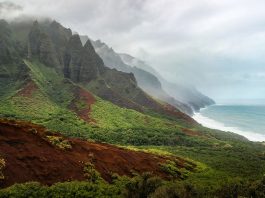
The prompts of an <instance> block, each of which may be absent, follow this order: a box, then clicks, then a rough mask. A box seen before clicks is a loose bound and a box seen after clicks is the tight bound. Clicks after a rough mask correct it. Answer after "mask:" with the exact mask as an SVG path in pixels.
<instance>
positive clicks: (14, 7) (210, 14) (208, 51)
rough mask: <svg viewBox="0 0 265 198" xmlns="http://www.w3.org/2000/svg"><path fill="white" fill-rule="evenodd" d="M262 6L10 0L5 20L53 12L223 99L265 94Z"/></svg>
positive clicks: (204, 1) (206, 0)
mask: <svg viewBox="0 0 265 198" xmlns="http://www.w3.org/2000/svg"><path fill="white" fill-rule="evenodd" d="M49 4H52V5H53V6H50V7H47V5H49ZM264 6H265V2H264V1H259V0H254V1H251V2H250V1H246V0H243V1H242V0H240V1H239V0H236V1H233V2H231V1H229V0H224V1H218V0H199V1H196V0H191V1H180V0H177V1H173V0H167V1H159V0H154V1H151V0H144V1H141V0H136V1H130V0H108V1H105V2H103V1H91V0H89V1H85V0H79V1H73V0H72V1H62V0H58V1H51V0H45V1H44V0H40V1H33V0H27V1H24V0H23V1H22V0H16V1H15V0H10V1H2V2H0V18H5V19H9V20H10V19H14V18H17V17H19V18H20V19H21V18H22V17H23V16H24V17H26V16H29V17H50V18H53V19H55V20H58V21H59V22H60V23H62V24H63V25H64V26H67V27H69V28H71V29H72V30H74V31H77V32H79V33H80V34H85V35H88V36H89V37H90V38H92V39H100V40H102V41H104V42H105V43H107V44H108V45H109V46H111V47H113V48H114V49H115V50H116V51H117V52H123V53H128V54H131V55H133V56H135V57H138V58H140V59H143V60H144V61H146V62H147V63H148V64H149V65H151V66H152V67H154V68H155V69H156V70H157V71H158V72H159V73H161V75H163V76H164V77H165V78H166V79H168V80H170V81H172V82H178V81H181V82H183V83H190V84H192V85H194V86H196V87H197V88H198V90H200V91H201V92H203V93H204V94H206V95H208V96H210V97H212V98H213V99H214V100H216V101H217V102H218V101H222V100H224V99H230V100H235V99H237V98H242V99H258V98H265V86H264V84H265V70H264V68H265V60H264V58H263V55H264V53H265V26H264V23H265V13H264V11H263V8H264Z"/></svg>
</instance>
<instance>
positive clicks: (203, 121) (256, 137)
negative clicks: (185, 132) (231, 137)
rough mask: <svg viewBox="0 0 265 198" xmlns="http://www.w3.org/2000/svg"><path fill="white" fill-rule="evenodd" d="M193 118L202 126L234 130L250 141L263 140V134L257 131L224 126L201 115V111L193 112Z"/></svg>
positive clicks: (264, 136) (264, 137)
mask: <svg viewBox="0 0 265 198" xmlns="http://www.w3.org/2000/svg"><path fill="white" fill-rule="evenodd" d="M193 119H194V120H196V121H197V122H198V123H200V124H201V125H203V126H204V127H208V128H211V129H218V130H221V131H230V132H234V133H237V134H239V135H242V136H244V137H246V138H248V139H249V140H251V141H256V142H262V141H265V135H263V134H258V133H255V132H250V131H243V130H240V129H238V128H237V127H228V126H225V124H223V123H221V122H218V121H216V120H213V119H211V118H208V117H206V116H203V115H201V113H195V114H194V116H193Z"/></svg>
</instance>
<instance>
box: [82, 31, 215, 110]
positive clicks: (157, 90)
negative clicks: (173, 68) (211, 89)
mask: <svg viewBox="0 0 265 198" xmlns="http://www.w3.org/2000/svg"><path fill="white" fill-rule="evenodd" d="M86 39H88V37H84V36H83V37H82V40H83V42H84V41H85V40H86ZM91 42H92V44H93V46H94V48H95V50H96V52H97V53H98V54H99V56H100V57H101V58H102V60H103V61H104V64H105V65H106V66H107V67H110V68H116V69H117V70H120V71H124V72H132V73H133V74H134V75H135V78H136V81H137V83H138V85H139V87H141V88H142V89H143V90H144V91H146V92H147V93H148V94H150V95H151V96H153V97H155V98H157V99H159V100H161V101H165V102H167V103H169V104H171V105H173V106H175V107H176V108H178V109H180V110H181V111H182V112H184V113H186V114H189V115H192V114H193V112H195V111H198V110H199V109H200V108H203V107H205V106H208V105H211V104H214V101H213V100H212V99H210V98H209V97H207V96H205V95H203V94H202V93H200V92H199V91H197V90H196V88H194V87H188V86H185V85H180V84H179V85H178V84H173V83H170V82H168V81H166V80H165V79H164V78H163V77H162V76H161V75H159V74H158V72H156V71H155V70H154V69H153V68H152V67H150V66H148V65H147V64H146V63H144V62H143V61H141V60H138V59H136V58H134V57H132V56H130V55H127V54H118V53H116V52H115V51H114V50H113V49H112V48H110V47H109V46H107V45H106V44H105V43H103V42H101V41H100V40H97V41H91Z"/></svg>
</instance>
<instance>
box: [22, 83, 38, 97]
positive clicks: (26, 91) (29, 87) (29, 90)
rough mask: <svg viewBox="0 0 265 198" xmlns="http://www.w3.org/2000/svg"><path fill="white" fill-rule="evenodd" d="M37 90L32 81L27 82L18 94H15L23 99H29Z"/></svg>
mask: <svg viewBox="0 0 265 198" xmlns="http://www.w3.org/2000/svg"><path fill="white" fill-rule="evenodd" d="M36 90H38V86H37V85H36V84H35V82H33V81H32V80H30V81H28V82H27V83H26V85H25V86H24V87H23V88H22V89H21V90H19V92H18V93H17V95H19V96H23V97H31V96H32V94H33V93H34V92H35V91H36Z"/></svg>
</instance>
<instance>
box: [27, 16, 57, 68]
mask: <svg viewBox="0 0 265 198" xmlns="http://www.w3.org/2000/svg"><path fill="white" fill-rule="evenodd" d="M28 57H29V58H36V57H38V58H39V59H40V61H41V62H43V63H44V64H45V65H47V66H50V67H56V68H58V67H59V61H58V59H57V57H56V53H55V49H54V46H53V43H52V41H51V39H50V37H49V36H48V35H47V34H46V33H45V32H44V31H42V30H41V27H40V26H39V23H38V22H37V21H36V22H34V24H33V27H32V29H31V31H30V33H29V46H28Z"/></svg>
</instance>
